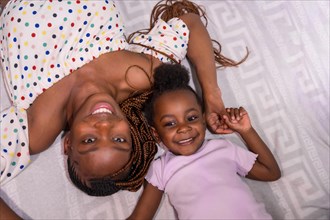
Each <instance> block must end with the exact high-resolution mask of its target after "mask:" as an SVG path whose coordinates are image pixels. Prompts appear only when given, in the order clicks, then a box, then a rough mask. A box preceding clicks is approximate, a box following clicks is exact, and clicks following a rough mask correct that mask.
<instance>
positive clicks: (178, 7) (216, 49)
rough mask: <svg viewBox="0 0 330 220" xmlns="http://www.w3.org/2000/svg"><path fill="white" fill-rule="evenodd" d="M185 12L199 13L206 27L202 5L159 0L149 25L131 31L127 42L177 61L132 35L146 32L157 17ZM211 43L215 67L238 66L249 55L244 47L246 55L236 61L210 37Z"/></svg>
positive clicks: (163, 18) (182, 0)
mask: <svg viewBox="0 0 330 220" xmlns="http://www.w3.org/2000/svg"><path fill="white" fill-rule="evenodd" d="M186 13H194V14H197V15H199V16H200V17H201V18H202V19H203V20H204V23H205V27H207V24H208V20H207V17H206V13H205V9H204V8H202V6H199V5H197V4H196V3H194V2H191V1H188V0H177V1H175V0H162V1H159V2H158V3H157V4H156V5H155V7H154V8H153V10H152V12H151V17H150V27H149V28H146V29H141V30H138V31H135V32H133V33H131V34H130V35H129V36H128V37H127V42H129V43H130V44H136V45H139V46H143V47H146V48H148V49H150V50H153V51H155V52H157V53H161V54H163V55H165V56H166V57H168V58H169V59H170V60H172V62H173V63H178V61H176V60H175V59H174V58H173V57H170V56H168V55H167V54H166V53H163V52H162V51H158V50H156V49H155V48H152V47H149V46H147V45H143V44H140V43H134V40H133V39H134V37H135V35H138V34H148V33H149V31H150V30H151V29H152V28H153V27H154V26H155V23H156V22H157V19H159V18H161V19H162V20H164V21H165V22H167V21H168V20H170V19H171V18H175V17H180V16H182V15H184V14H186ZM212 43H213V53H214V58H215V61H216V64H217V68H222V67H236V66H239V65H240V64H241V63H243V62H244V61H245V60H246V59H247V58H248V56H249V51H248V49H247V48H246V55H245V56H244V57H243V58H242V59H241V60H240V61H238V62H236V61H234V60H232V59H230V58H228V57H226V56H224V55H223V54H222V53H221V44H220V43H219V42H218V41H217V40H214V39H212Z"/></svg>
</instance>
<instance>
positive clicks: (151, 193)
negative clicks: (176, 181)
mask: <svg viewBox="0 0 330 220" xmlns="http://www.w3.org/2000/svg"><path fill="white" fill-rule="evenodd" d="M162 196H163V191H161V190H159V189H157V188H156V187H154V186H153V185H151V184H150V183H148V182H145V186H144V190H143V192H142V195H141V197H140V199H139V201H138V203H137V204H136V206H135V209H134V211H133V213H132V214H131V215H130V216H129V217H128V218H127V219H128V220H133V219H134V220H139V219H141V220H147V219H152V218H153V217H154V215H155V213H156V211H157V209H158V206H159V204H160V201H161V200H162Z"/></svg>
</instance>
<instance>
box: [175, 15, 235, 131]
mask: <svg viewBox="0 0 330 220" xmlns="http://www.w3.org/2000/svg"><path fill="white" fill-rule="evenodd" d="M180 19H182V20H183V21H184V22H185V23H186V25H187V26H188V29H189V32H190V35H189V45H188V53H187V56H188V59H189V60H190V61H191V63H192V65H193V66H194V69H195V70H196V73H197V78H198V81H199V83H200V86H201V89H202V92H203V100H204V102H205V113H206V114H205V116H206V121H207V124H208V126H209V128H210V129H211V131H212V132H214V133H219V134H220V133H221V134H226V133H232V132H233V131H232V130H230V129H228V128H227V127H226V125H224V123H222V115H224V114H227V113H226V110H225V106H224V103H223V100H222V94H221V89H220V88H219V86H218V81H217V72H216V62H215V58H214V52H213V45H212V41H211V38H210V36H209V33H208V31H207V29H206V27H205V25H204V24H203V22H202V20H201V19H200V16H199V15H197V14H194V13H187V14H184V15H181V16H180Z"/></svg>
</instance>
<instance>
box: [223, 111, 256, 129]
mask: <svg viewBox="0 0 330 220" xmlns="http://www.w3.org/2000/svg"><path fill="white" fill-rule="evenodd" d="M226 112H227V115H224V116H223V119H224V122H225V124H226V125H227V126H228V127H229V128H230V129H232V130H234V131H236V132H238V133H242V132H245V131H248V130H249V129H251V127H252V126H251V122H250V118H249V115H248V113H247V111H246V110H245V109H244V108H243V107H239V108H226Z"/></svg>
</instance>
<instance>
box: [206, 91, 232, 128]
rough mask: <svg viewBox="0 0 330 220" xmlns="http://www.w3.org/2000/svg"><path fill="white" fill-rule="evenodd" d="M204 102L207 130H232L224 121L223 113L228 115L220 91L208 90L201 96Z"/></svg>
mask: <svg viewBox="0 0 330 220" xmlns="http://www.w3.org/2000/svg"><path fill="white" fill-rule="evenodd" d="M203 99H204V102H205V119H206V122H207V125H208V128H209V130H210V131H211V132H212V133H215V134H230V133H233V130H232V129H230V128H229V127H228V125H227V124H226V123H225V121H224V118H223V115H227V116H228V117H229V115H228V113H227V111H226V109H225V106H224V104H223V101H222V98H221V91H220V88H218V89H217V90H216V91H213V92H210V93H209V94H208V95H207V96H205V95H204V97H203Z"/></svg>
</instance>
